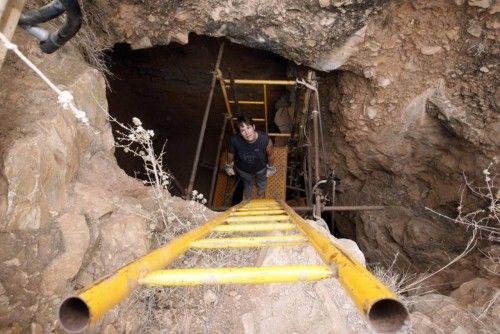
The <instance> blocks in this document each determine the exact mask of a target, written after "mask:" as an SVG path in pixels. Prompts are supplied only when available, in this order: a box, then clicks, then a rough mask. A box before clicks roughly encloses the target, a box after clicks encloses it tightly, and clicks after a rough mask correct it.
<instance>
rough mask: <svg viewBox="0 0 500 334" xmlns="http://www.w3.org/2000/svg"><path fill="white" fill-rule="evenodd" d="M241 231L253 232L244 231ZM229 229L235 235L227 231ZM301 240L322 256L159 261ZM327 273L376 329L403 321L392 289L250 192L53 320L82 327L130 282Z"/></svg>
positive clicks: (71, 302)
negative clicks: (278, 261)
mask: <svg viewBox="0 0 500 334" xmlns="http://www.w3.org/2000/svg"><path fill="white" fill-rule="evenodd" d="M269 231H280V232H281V233H282V235H266V232H269ZM248 232H254V233H255V232H258V233H261V234H260V235H258V236H245V233H248ZM220 233H225V234H226V233H229V234H231V236H229V237H227V236H221V235H220ZM236 233H238V235H234V234H236ZM267 234H268V233H267ZM207 236H208V237H207ZM307 245H310V246H312V247H313V248H314V249H315V250H316V251H317V253H318V254H319V256H320V257H321V259H322V260H323V262H324V263H323V264H320V265H317V264H307V263H305V264H304V263H299V264H287V265H275V266H254V267H224V268H181V269H162V268H164V267H166V266H168V265H170V264H172V263H173V262H174V261H175V260H176V259H178V258H179V257H180V256H181V255H182V254H184V253H185V252H186V251H187V250H189V249H228V248H249V247H289V246H307ZM330 277H335V278H337V279H338V280H339V281H340V282H341V283H342V285H343V286H344V288H345V289H346V291H347V292H348V294H349V295H350V296H351V298H352V300H353V301H354V303H355V304H356V306H357V307H358V308H359V310H360V312H362V313H363V314H364V315H365V316H366V317H367V319H368V320H369V321H370V323H371V324H372V326H373V327H374V328H375V329H376V330H378V331H381V332H395V331H397V330H399V329H400V328H402V327H403V326H404V325H405V322H406V320H407V319H408V312H407V310H406V308H405V307H404V306H403V304H402V303H401V302H400V301H399V300H398V298H397V297H396V295H395V294H394V292H392V291H390V290H389V289H388V288H387V287H386V286H385V285H384V284H383V283H381V282H380V281H379V280H378V279H377V278H376V277H375V276H373V275H372V274H371V273H370V272H369V271H368V270H367V269H365V267H364V266H363V265H361V264H360V263H358V262H357V261H356V260H355V259H353V258H352V257H351V256H350V255H349V254H348V253H347V252H344V251H343V250H342V249H341V248H339V246H338V245H335V244H334V243H332V241H331V239H330V238H329V237H328V236H327V235H326V234H323V233H321V232H319V231H318V230H316V229H315V228H313V227H312V226H311V225H310V224H309V223H307V222H306V221H305V220H304V219H303V218H301V217H300V216H299V215H298V214H297V213H296V212H295V211H294V210H293V209H292V208H291V207H289V206H288V205H286V204H285V203H284V202H283V201H281V202H280V201H277V200H272V199H256V200H252V201H249V202H244V203H241V204H240V205H237V206H234V207H231V208H230V209H228V210H227V211H225V212H224V213H222V214H220V215H219V216H217V217H215V218H214V219H212V220H210V221H209V222H207V223H205V224H204V225H202V226H199V227H197V228H195V229H193V230H191V231H189V232H187V233H186V234H184V235H182V236H180V237H178V238H176V239H174V240H172V241H170V242H169V243H167V244H166V245H164V246H162V247H160V248H158V249H156V250H154V251H152V252H151V253H149V254H147V255H144V256H142V257H141V258H139V259H137V260H135V261H133V262H131V263H129V264H127V265H125V266H124V267H122V268H121V269H119V270H117V271H116V272H115V273H113V274H111V275H109V276H107V277H105V278H103V279H102V280H100V281H98V282H96V283H94V284H92V285H91V286H89V287H87V288H85V289H83V290H82V291H81V292H80V293H79V294H78V295H76V296H73V297H69V298H67V299H66V300H65V301H63V303H62V304H61V307H60V309H59V320H60V322H61V324H62V325H63V326H64V327H65V328H66V329H67V330H69V331H72V332H78V331H82V330H84V329H85V328H87V326H88V325H89V323H91V322H93V321H95V320H97V319H98V318H99V317H100V316H102V315H103V314H104V313H105V312H106V311H107V310H109V309H111V308H112V307H113V306H114V305H116V304H117V303H119V302H120V301H121V300H123V299H125V298H126V297H127V296H128V295H129V294H130V293H131V292H132V291H133V290H134V289H135V288H136V287H137V286H138V285H148V286H150V285H160V286H189V285H206V284H259V283H296V282H303V281H317V280H321V279H325V278H330Z"/></svg>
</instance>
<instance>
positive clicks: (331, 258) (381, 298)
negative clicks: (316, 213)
mask: <svg viewBox="0 0 500 334" xmlns="http://www.w3.org/2000/svg"><path fill="white" fill-rule="evenodd" d="M281 205H282V206H283V208H284V209H285V211H287V212H288V214H289V216H290V219H291V221H292V222H294V223H295V224H296V225H297V227H298V228H299V230H301V231H302V232H303V233H304V234H305V235H306V236H307V237H308V239H309V241H310V242H311V244H312V246H313V247H314V248H315V249H316V250H317V252H318V253H319V255H320V256H321V258H322V259H323V261H324V262H325V264H327V265H329V266H331V268H332V271H333V272H334V273H335V275H334V276H337V277H338V279H339V281H340V283H341V284H342V286H343V287H344V289H345V290H346V291H347V293H348V294H349V295H350V296H351V299H352V300H353V301H354V303H355V304H356V306H357V307H358V309H359V310H360V311H361V312H362V313H363V315H364V316H365V317H366V318H367V319H368V321H369V322H370V323H371V325H372V326H373V327H374V328H375V329H376V330H377V331H380V332H384V333H386V332H390V333H392V332H397V331H398V330H400V329H401V328H403V327H404V326H405V325H406V323H407V321H408V319H409V314H408V310H407V309H406V307H405V306H404V305H403V303H402V302H401V301H399V299H398V298H397V296H396V294H395V293H394V292H392V291H391V290H390V289H389V288H387V287H386V286H385V285H384V284H383V283H382V282H380V281H379V280H378V279H377V278H376V277H375V276H374V275H373V274H372V273H370V272H369V271H368V270H367V269H366V268H365V267H364V266H363V265H361V264H360V263H359V262H358V261H356V260H355V259H353V258H352V257H351V256H349V255H348V254H347V252H346V251H344V250H342V249H341V247H339V245H334V244H333V243H332V242H331V240H330V238H328V237H327V236H326V235H324V234H322V233H320V232H319V231H317V230H316V229H314V228H313V227H312V226H311V225H309V224H308V223H307V222H306V221H305V220H304V219H302V217H300V216H299V215H298V214H297V213H296V212H295V211H293V210H292V209H291V208H290V207H289V206H288V205H287V204H285V203H284V202H283V201H282V202H281Z"/></svg>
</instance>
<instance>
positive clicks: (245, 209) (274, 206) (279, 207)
mask: <svg viewBox="0 0 500 334" xmlns="http://www.w3.org/2000/svg"><path fill="white" fill-rule="evenodd" d="M255 210H283V208H282V207H281V206H279V205H267V206H264V205H260V206H251V207H243V208H239V209H238V210H237V211H235V212H240V211H255Z"/></svg>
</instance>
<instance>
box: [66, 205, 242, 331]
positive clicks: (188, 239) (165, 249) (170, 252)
mask: <svg viewBox="0 0 500 334" xmlns="http://www.w3.org/2000/svg"><path fill="white" fill-rule="evenodd" d="M238 207H239V205H238V206H235V207H232V208H230V209H228V210H227V211H225V212H224V213H222V214H220V215H219V216H217V217H215V218H214V219H212V220H210V221H209V222H207V223H206V224H204V225H202V226H200V227H197V228H195V229H194V230H191V231H189V232H187V233H185V234H183V235H182V236H180V237H178V238H176V239H174V240H172V241H170V242H168V243H167V244H166V245H164V246H162V247H159V248H157V249H155V250H153V251H151V252H150V253H148V254H146V255H143V256H142V257H140V258H138V259H137V260H135V261H132V262H130V263H129V264H127V265H125V266H123V267H121V268H120V269H118V270H117V271H116V272H114V273H112V274H110V275H108V276H105V277H104V278H102V279H100V280H98V281H96V282H94V283H93V284H91V285H90V286H88V287H86V288H84V289H83V290H82V291H81V292H80V293H79V294H78V295H74V296H71V297H68V298H66V299H65V300H64V301H63V302H62V303H61V305H60V307H59V312H58V317H59V321H60V322H61V324H62V325H63V327H64V328H65V329H67V330H68V331H70V332H80V331H83V330H85V329H86V328H87V327H88V325H89V324H90V323H91V322H94V321H96V320H97V319H98V318H100V317H101V316H102V315H104V313H105V312H107V311H108V310H109V309H111V308H112V307H113V306H115V305H116V304H118V303H119V302H120V301H122V300H123V299H125V298H127V297H128V295H129V294H130V293H131V292H132V291H133V290H135V288H136V287H137V286H138V285H139V282H138V281H139V279H140V278H141V277H142V276H144V275H145V274H147V273H149V272H151V271H154V270H158V269H162V268H164V267H166V266H167V265H169V264H171V263H172V262H174V261H175V260H176V259H177V258H178V257H179V256H181V255H182V254H184V253H185V252H186V251H187V250H188V249H189V247H190V244H191V243H192V242H194V241H196V240H199V239H201V238H203V237H205V236H206V235H208V234H209V233H210V232H212V230H213V229H214V228H215V227H216V226H218V225H221V224H223V223H224V222H225V220H226V218H227V217H229V214H230V213H231V212H233V211H234V210H235V209H237V208H238Z"/></svg>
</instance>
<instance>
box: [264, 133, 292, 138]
mask: <svg viewBox="0 0 500 334" xmlns="http://www.w3.org/2000/svg"><path fill="white" fill-rule="evenodd" d="M267 135H268V136H270V137H290V136H291V134H290V133H275V132H271V133H268V134H267Z"/></svg>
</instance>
